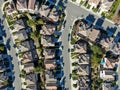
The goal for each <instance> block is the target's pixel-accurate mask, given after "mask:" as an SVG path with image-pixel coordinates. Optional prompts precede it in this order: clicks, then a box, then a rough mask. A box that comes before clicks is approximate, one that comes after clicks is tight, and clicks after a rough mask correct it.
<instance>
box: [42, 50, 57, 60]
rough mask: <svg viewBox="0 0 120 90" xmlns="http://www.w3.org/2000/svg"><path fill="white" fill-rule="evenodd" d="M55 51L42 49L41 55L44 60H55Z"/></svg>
mask: <svg viewBox="0 0 120 90" xmlns="http://www.w3.org/2000/svg"><path fill="white" fill-rule="evenodd" d="M55 51H56V50H55V49H44V51H43V55H44V57H45V59H52V58H55Z"/></svg>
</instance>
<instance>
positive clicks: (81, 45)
mask: <svg viewBox="0 0 120 90" xmlns="http://www.w3.org/2000/svg"><path fill="white" fill-rule="evenodd" d="M74 52H75V53H80V54H84V53H87V43H86V42H81V41H78V42H77V43H76V44H74Z"/></svg>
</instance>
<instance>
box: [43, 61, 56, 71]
mask: <svg viewBox="0 0 120 90" xmlns="http://www.w3.org/2000/svg"><path fill="white" fill-rule="evenodd" d="M44 63H45V68H46V69H47V70H51V69H55V67H56V64H55V63H56V62H55V59H49V60H48V59H47V60H45V62H44Z"/></svg>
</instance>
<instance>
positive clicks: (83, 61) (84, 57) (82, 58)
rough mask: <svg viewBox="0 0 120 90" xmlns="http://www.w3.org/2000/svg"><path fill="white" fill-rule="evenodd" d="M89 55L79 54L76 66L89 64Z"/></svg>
mask: <svg viewBox="0 0 120 90" xmlns="http://www.w3.org/2000/svg"><path fill="white" fill-rule="evenodd" d="M89 62H90V55H89V54H81V55H80V56H79V60H78V64H89Z"/></svg>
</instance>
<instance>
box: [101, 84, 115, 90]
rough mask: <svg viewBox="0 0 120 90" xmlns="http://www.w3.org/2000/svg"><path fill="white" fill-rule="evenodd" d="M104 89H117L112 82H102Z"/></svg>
mask: <svg viewBox="0 0 120 90" xmlns="http://www.w3.org/2000/svg"><path fill="white" fill-rule="evenodd" d="M102 90H115V87H113V86H112V83H102Z"/></svg>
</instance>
